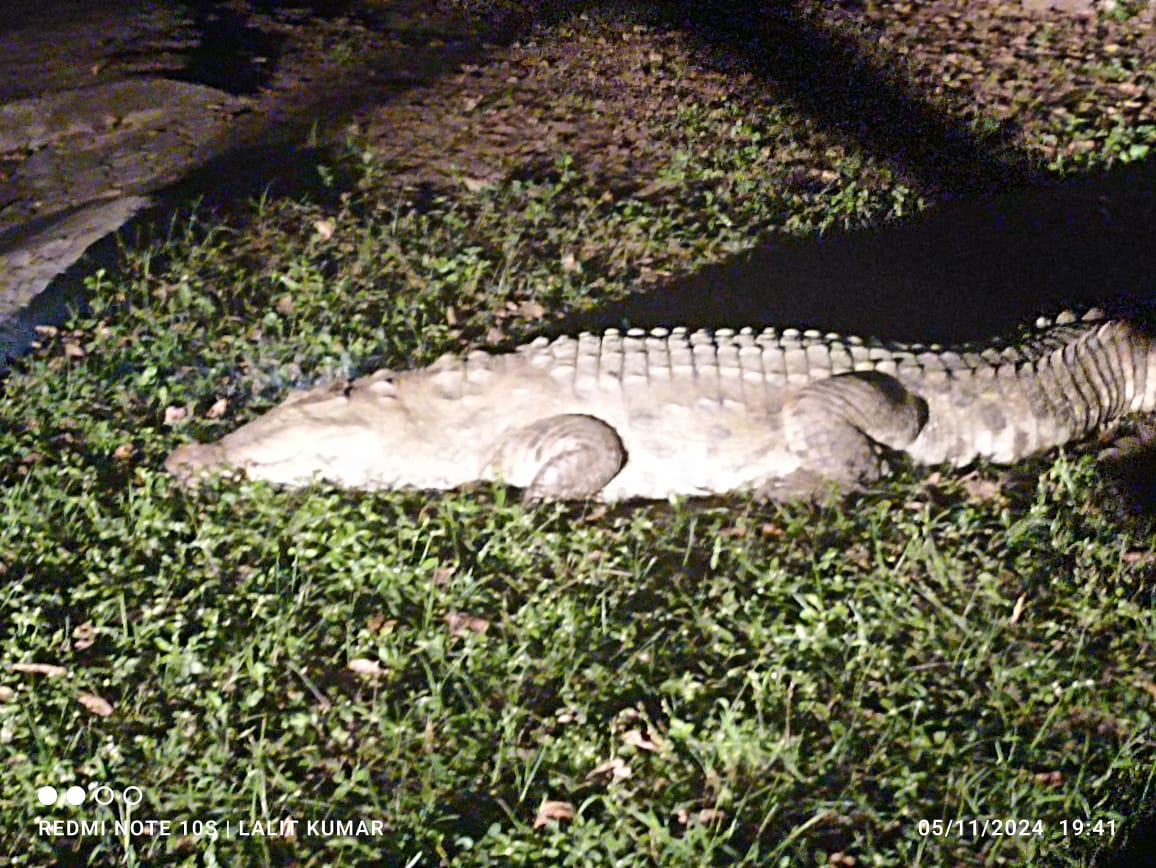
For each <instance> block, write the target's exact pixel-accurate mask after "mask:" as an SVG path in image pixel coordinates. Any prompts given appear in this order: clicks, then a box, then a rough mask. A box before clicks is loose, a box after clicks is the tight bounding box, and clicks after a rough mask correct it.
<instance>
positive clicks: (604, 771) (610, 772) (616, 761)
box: [586, 756, 634, 781]
mask: <svg viewBox="0 0 1156 868" xmlns="http://www.w3.org/2000/svg"><path fill="white" fill-rule="evenodd" d="M633 775H634V772H632V771H631V770H630V766H628V765H627V764H626V761H625V760H623V759H622V757H620V756H616V757H611V758H610V759H608V760H607V761H606V762H604V763H599V764H598V765H596V766H595V767H594V768H593V769H591V770H590V772H589V773H588V774H587V775H586V780H588V781H592V780H594V779H595V778H603V777H609V778H610V780H612V781H625V780H627V779H628V778H631V777H633Z"/></svg>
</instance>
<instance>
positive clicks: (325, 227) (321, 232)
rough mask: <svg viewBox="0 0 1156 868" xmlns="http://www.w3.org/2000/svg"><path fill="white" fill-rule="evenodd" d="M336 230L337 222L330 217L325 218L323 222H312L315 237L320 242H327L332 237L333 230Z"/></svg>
mask: <svg viewBox="0 0 1156 868" xmlns="http://www.w3.org/2000/svg"><path fill="white" fill-rule="evenodd" d="M336 229H337V221H336V220H334V219H333V218H332V217H326V218H325V219H324V220H314V221H313V231H314V232H316V233H317V237H318V238H320V239H321V240H322V241H328V240H329V239H330V238H332V237H333V232H334V230H336Z"/></svg>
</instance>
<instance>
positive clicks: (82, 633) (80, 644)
mask: <svg viewBox="0 0 1156 868" xmlns="http://www.w3.org/2000/svg"><path fill="white" fill-rule="evenodd" d="M95 641H96V627H94V626H93V624H92V622H91V621H85V622H84V623H83V624H78V625H77V626H76V629H74V630H73V631H72V647H73V648H76V649H77V650H78V651H83V650H84V649H85V648H91V647H92V644H93V643H94V642H95Z"/></svg>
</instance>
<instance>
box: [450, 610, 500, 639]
mask: <svg viewBox="0 0 1156 868" xmlns="http://www.w3.org/2000/svg"><path fill="white" fill-rule="evenodd" d="M445 622H446V626H447V627H449V628H450V634H451V635H453V636H464V635H465V634H466V633H477V634H478V635H480V636H484V635H485V634H486V631H487V630H489V629H490V622H489V621H487V620H486V619H485V618H482V617H479V616H478V615H471V614H469V613H468V612H448V613H447V614H446V617H445Z"/></svg>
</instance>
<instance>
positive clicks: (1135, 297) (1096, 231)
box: [551, 159, 1156, 343]
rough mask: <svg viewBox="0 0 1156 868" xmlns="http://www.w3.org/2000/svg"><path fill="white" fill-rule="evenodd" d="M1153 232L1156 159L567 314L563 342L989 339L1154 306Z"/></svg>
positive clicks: (838, 235)
mask: <svg viewBox="0 0 1156 868" xmlns="http://www.w3.org/2000/svg"><path fill="white" fill-rule="evenodd" d="M1154 227H1156V159H1149V160H1147V161H1145V162H1143V163H1135V164H1131V165H1129V166H1125V167H1122V168H1119V169H1117V170H1115V171H1112V172H1108V173H1106V174H1102V175H1090V176H1086V177H1081V178H1077V179H1074V180H1070V181H1063V182H1056V183H1053V184H1050V185H1048V186H1042V187H1038V188H1035V189H1029V190H1020V191H1015V192H1011V193H1004V194H999V195H984V196H977V197H974V198H970V199H963V200H955V201H951V202H947V203H945V204H943V205H941V206H939V207H938V208H936V209H934V210H933V211H931V212H929V213H927V214H924V215H920V216H917V217H914V218H912V219H910V220H908V221H904V222H901V223H897V224H894V225H890V226H883V227H879V228H873V229H869V230H861V231H856V232H835V233H830V234H828V235H827V236H825V237H823V238H819V239H813V238H802V239H798V238H790V237H781V238H773V239H771V240H769V241H767V242H765V243H764V244H762V245H760V246H759V247H757V248H755V249H754V250H753V251H750V252H748V253H744V254H741V255H738V256H735V257H734V258H732V259H731V260H729V261H726V262H723V263H721V264H718V265H713V266H708V267H706V268H703V269H701V270H699V271H697V272H695V273H694V274H689V275H686V276H684V277H680V278H676V279H674V280H672V281H670V282H669V283H668V284H667V285H665V286H662V287H660V288H658V289H655V290H653V291H652V292H649V293H646V294H640V295H637V296H633V297H631V298H628V299H626V300H624V301H621V302H618V303H615V304H610V305H606V306H604V307H601V308H599V309H598V310H596V311H593V312H588V313H582V314H576V315H573V316H571V317H568V318H566V319H565V320H564V321H563V322H562V323H561V324H560V325H559V326H558V327H557V331H565V330H573V329H582V328H589V329H600V328H605V327H610V326H618V325H623V324H629V325H633V326H640V327H652V326H669V325H674V324H682V325H689V326H706V327H726V326H729V327H735V326H743V325H752V326H756V325H778V326H809V327H814V328H819V329H823V330H833V331H838V332H840V333H843V334H857V335H862V336H874V337H879V338H885V339H893V340H906V341H922V342H932V341H935V342H942V343H954V342H959V341H968V340H981V339H984V338H987V337H991V336H993V335H999V334H1006V333H1007V332H1008V330H1009V329H1014V328H1015V327H1016V326H1017V325H1019V324H1022V323H1024V322H1030V321H1031V320H1032V319H1034V318H1035V316H1037V315H1038V314H1040V313H1041V312H1049V311H1054V310H1055V309H1057V308H1058V307H1062V306H1073V307H1087V306H1090V305H1105V304H1108V305H1111V304H1112V303H1114V302H1115V303H1119V304H1121V305H1122V306H1124V307H1125V308H1127V307H1129V306H1131V305H1132V304H1133V303H1134V302H1139V303H1140V304H1141V305H1143V304H1144V303H1145V302H1148V301H1150V300H1151V299H1152V298H1153V292H1154V290H1156V280H1154V277H1153V276H1154V275H1156V229H1154ZM551 331H555V328H551Z"/></svg>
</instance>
